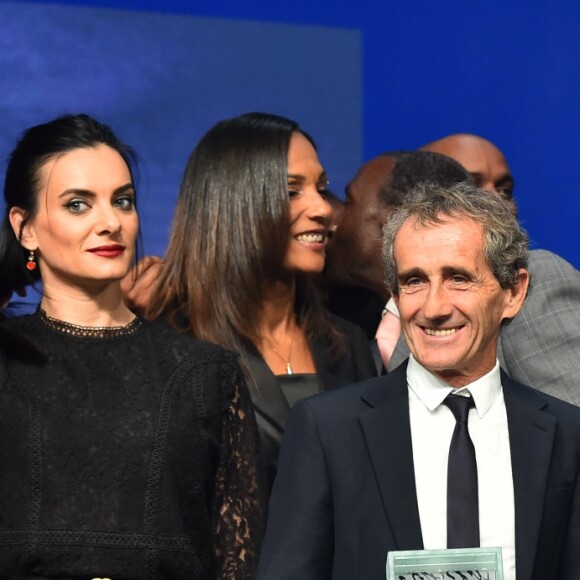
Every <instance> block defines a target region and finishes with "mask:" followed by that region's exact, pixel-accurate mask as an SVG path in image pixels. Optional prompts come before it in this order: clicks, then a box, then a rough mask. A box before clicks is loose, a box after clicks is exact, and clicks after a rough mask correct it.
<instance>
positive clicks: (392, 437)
mask: <svg viewBox="0 0 580 580" xmlns="http://www.w3.org/2000/svg"><path fill="white" fill-rule="evenodd" d="M406 370H407V365H406V364H404V365H403V366H401V367H400V368H398V369H397V370H395V371H394V372H393V373H390V374H389V375H388V377H385V378H384V379H383V380H382V381H381V385H380V389H373V390H372V391H371V390H369V391H367V392H366V393H365V394H364V395H363V400H364V401H365V402H366V403H367V404H368V405H370V407H371V408H370V409H367V410H365V411H363V412H362V413H360V415H359V423H360V425H361V427H362V430H363V433H364V437H365V441H366V445H367V449H368V452H369V455H370V459H371V463H372V466H373V470H374V474H375V477H376V479H377V483H378V487H379V490H380V493H381V497H382V500H383V505H384V508H385V511H386V514H387V519H388V521H389V524H390V526H391V531H392V533H393V537H394V538H395V542H396V545H397V548H398V549H399V550H417V549H422V548H423V538H422V536H421V523H420V520H419V508H418V505H417V492H416V486H415V470H414V467H413V449H412V442H411V423H410V419H409V395H408V390H407V373H406Z"/></svg>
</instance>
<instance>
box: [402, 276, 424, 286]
mask: <svg viewBox="0 0 580 580" xmlns="http://www.w3.org/2000/svg"><path fill="white" fill-rule="evenodd" d="M420 283H421V279H420V278H409V279H408V280H407V281H406V282H405V286H418V285H419V284H420Z"/></svg>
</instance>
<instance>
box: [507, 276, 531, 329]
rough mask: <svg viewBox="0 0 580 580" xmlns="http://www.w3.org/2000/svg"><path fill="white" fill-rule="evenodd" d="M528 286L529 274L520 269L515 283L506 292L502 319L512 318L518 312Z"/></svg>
mask: <svg viewBox="0 0 580 580" xmlns="http://www.w3.org/2000/svg"><path fill="white" fill-rule="evenodd" d="M529 284H530V273H529V272H528V271H527V270H526V269H525V268H520V269H519V270H518V277H517V282H516V283H515V284H514V285H513V286H512V287H511V288H508V289H507V290H506V292H507V301H506V304H505V307H504V311H503V317H504V318H513V317H514V316H515V315H516V314H517V313H518V312H519V311H520V309H521V307H522V306H523V305H524V302H525V300H526V294H527V293H528V286H529Z"/></svg>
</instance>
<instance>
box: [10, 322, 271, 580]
mask: <svg viewBox="0 0 580 580" xmlns="http://www.w3.org/2000/svg"><path fill="white" fill-rule="evenodd" d="M53 326H54V327H52V328H51V327H50V324H47V320H46V319H43V318H42V317H41V315H40V314H36V315H33V316H25V317H21V318H17V319H13V320H9V321H6V322H4V323H2V325H0V334H2V335H3V337H4V339H5V340H2V341H0V349H1V352H0V354H1V356H0V358H1V359H2V360H0V408H1V409H2V413H1V414H0V577H1V578H13V577H35V576H38V577H67V578H74V577H80V578H93V577H109V578H114V579H115V580H119V579H140V580H143V579H165V578H167V579H170V578H171V579H175V580H179V579H182V578H183V579H185V578H188V579H200V580H201V579H204V580H205V579H210V578H220V579H221V578H226V579H234V578H235V579H239V578H248V579H249V578H252V577H253V570H254V567H255V560H256V551H257V544H258V543H259V539H260V535H261V527H262V523H263V522H262V516H261V511H260V510H261V505H262V501H261V497H260V492H259V489H258V476H257V473H256V462H257V459H256V445H257V434H256V428H255V423H254V418H253V413H252V408H251V402H250V398H249V396H248V392H247V389H246V387H245V383H244V380H243V378H242V376H241V372H240V369H239V366H238V364H237V361H236V358H237V357H236V355H234V354H233V353H228V352H227V351H224V350H223V349H221V348H219V347H216V346H213V345H208V344H205V343H201V342H199V341H196V340H194V339H192V338H190V337H182V336H180V335H178V334H177V333H175V332H173V331H171V330H170V329H168V328H166V327H165V326H163V325H159V324H154V323H148V322H141V321H139V322H138V323H136V324H134V325H133V328H132V329H131V332H130V333H128V334H123V333H121V334H120V335H116V336H115V335H113V334H110V333H107V332H106V331H105V332H104V333H100V335H99V334H98V333H97V334H92V333H91V332H90V331H89V332H85V333H82V332H80V333H79V332H76V331H75V330H74V328H73V330H72V332H69V331H68V330H66V329H65V328H64V327H63V328H58V324H57V325H53ZM8 339H9V340H8Z"/></svg>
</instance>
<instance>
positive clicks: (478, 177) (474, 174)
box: [469, 171, 483, 182]
mask: <svg viewBox="0 0 580 580" xmlns="http://www.w3.org/2000/svg"><path fill="white" fill-rule="evenodd" d="M469 175H471V178H472V179H473V181H475V182H477V181H481V180H482V179H483V173H481V172H479V171H470V172H469Z"/></svg>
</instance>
